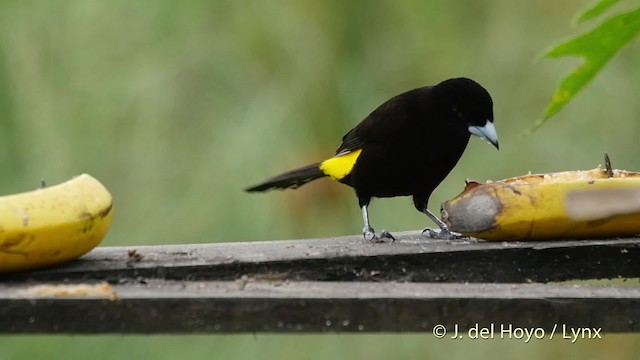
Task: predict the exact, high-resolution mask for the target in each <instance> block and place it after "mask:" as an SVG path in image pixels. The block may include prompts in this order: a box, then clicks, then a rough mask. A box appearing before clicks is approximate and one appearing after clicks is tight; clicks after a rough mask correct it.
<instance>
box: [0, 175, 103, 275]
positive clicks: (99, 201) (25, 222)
mask: <svg viewBox="0 0 640 360" xmlns="http://www.w3.org/2000/svg"><path fill="white" fill-rule="evenodd" d="M112 218H113V207H112V197H111V194H110V193H109V191H108V190H107V189H106V188H105V187H104V186H103V185H102V184H101V183H100V182H99V181H98V180H96V179H95V178H93V177H92V176H90V175H87V174H83V175H80V176H77V177H74V178H73V179H71V180H69V181H66V182H64V183H61V184H58V185H55V186H50V187H46V188H42V189H38V190H34V191H30V192H25V193H20V194H14V195H7V196H2V197H0V272H8V271H18V270H30V269H36V268H41V267H45V266H51V265H56V264H60V263H63V262H65V261H69V260H72V259H75V258H77V257H79V256H81V255H83V254H85V253H86V252H88V251H89V250H91V249H93V248H94V247H96V246H97V245H98V244H99V243H100V242H101V241H102V239H103V238H104V236H105V234H106V233H107V231H108V230H109V226H110V225H111V220H112Z"/></svg>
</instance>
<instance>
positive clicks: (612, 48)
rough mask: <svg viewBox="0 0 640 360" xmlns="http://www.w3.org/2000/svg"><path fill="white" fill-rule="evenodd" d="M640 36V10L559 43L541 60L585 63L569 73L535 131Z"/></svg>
mask: <svg viewBox="0 0 640 360" xmlns="http://www.w3.org/2000/svg"><path fill="white" fill-rule="evenodd" d="M639 32H640V8H637V9H635V10H632V11H629V12H626V13H622V14H619V15H616V16H614V17H611V18H609V19H607V20H605V21H604V22H603V23H602V24H600V25H599V26H597V27H596V28H595V29H593V30H591V31H589V32H587V33H585V34H583V35H579V36H577V37H575V38H573V39H570V40H568V41H566V42H564V43H561V44H559V45H557V46H555V47H553V48H552V49H551V50H549V51H548V52H547V53H546V54H545V56H544V57H547V58H559V57H563V56H577V57H582V58H583V59H584V62H583V63H582V64H581V65H580V66H578V67H577V68H576V69H575V70H573V71H572V72H571V73H569V74H568V75H567V76H566V77H565V78H564V79H563V80H562V82H561V83H560V85H559V86H558V88H557V89H556V92H555V93H554V94H553V96H552V97H551V101H550V103H549V105H548V106H547V109H546V111H545V113H544V117H543V118H542V119H541V120H539V121H538V122H537V123H536V124H535V125H534V127H538V126H540V125H542V124H543V123H544V122H545V121H547V120H548V119H549V118H551V117H552V116H554V115H555V114H557V113H558V112H559V111H560V110H561V109H562V108H564V107H565V106H566V105H567V103H568V102H569V101H571V100H572V99H573V98H574V97H575V95H576V94H577V93H578V92H579V91H580V90H582V88H584V86H585V85H587V84H588V83H589V81H591V80H592V79H593V77H594V76H595V75H596V74H597V73H598V72H599V71H600V70H601V69H602V67H603V66H604V65H606V63H607V62H608V61H609V60H611V58H612V57H613V56H614V55H615V54H616V53H617V52H618V51H619V50H620V49H621V48H622V47H624V45H626V44H627V43H628V42H629V41H631V40H632V39H633V38H634V37H635V36H636V35H638V33H639Z"/></svg>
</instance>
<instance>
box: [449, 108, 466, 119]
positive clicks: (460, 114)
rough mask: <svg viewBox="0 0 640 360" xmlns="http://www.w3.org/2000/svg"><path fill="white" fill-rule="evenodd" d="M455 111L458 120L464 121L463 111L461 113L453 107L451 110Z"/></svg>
mask: <svg viewBox="0 0 640 360" xmlns="http://www.w3.org/2000/svg"><path fill="white" fill-rule="evenodd" d="M451 109H452V110H453V112H454V113H455V114H456V115H458V118H460V120H463V121H464V114H462V111H459V110H458V108H457V107H455V106H454V107H453V108H451Z"/></svg>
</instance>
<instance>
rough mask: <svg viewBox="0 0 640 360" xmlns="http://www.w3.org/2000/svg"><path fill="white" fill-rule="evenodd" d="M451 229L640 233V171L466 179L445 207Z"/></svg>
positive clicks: (560, 235) (532, 234)
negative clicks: (464, 184)
mask: <svg viewBox="0 0 640 360" xmlns="http://www.w3.org/2000/svg"><path fill="white" fill-rule="evenodd" d="M442 217H443V220H444V222H445V223H446V224H447V225H448V226H449V228H450V230H451V231H455V232H460V233H462V234H464V235H467V236H472V237H476V238H479V239H485V240H496V241H509V240H546V239H566V238H606V237H622V236H632V235H637V234H640V173H635V172H628V171H624V170H611V169H610V168H609V167H608V168H607V169H606V170H605V169H601V168H596V169H593V170H588V171H568V172H559V173H551V174H543V175H531V174H529V175H525V176H519V177H515V178H510V179H505V180H501V181H495V182H487V183H477V182H473V181H471V182H467V184H466V188H465V190H464V191H463V192H462V194H460V195H458V196H457V197H456V198H455V199H453V200H450V201H447V202H445V203H444V204H443V207H442Z"/></svg>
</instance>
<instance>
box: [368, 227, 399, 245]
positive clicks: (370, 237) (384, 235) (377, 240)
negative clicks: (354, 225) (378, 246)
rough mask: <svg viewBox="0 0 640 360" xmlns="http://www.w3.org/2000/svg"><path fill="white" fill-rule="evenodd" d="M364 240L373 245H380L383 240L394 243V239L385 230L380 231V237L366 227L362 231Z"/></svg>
mask: <svg viewBox="0 0 640 360" xmlns="http://www.w3.org/2000/svg"><path fill="white" fill-rule="evenodd" d="M362 232H363V235H364V239H365V240H366V241H370V242H373V243H382V242H385V239H390V240H391V241H392V242H393V241H396V238H394V237H393V235H391V233H389V232H388V231H387V230H382V231H381V232H380V235H376V233H375V231H374V230H373V228H372V227H371V226H369V227H366V228H364V229H363V230H362Z"/></svg>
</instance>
